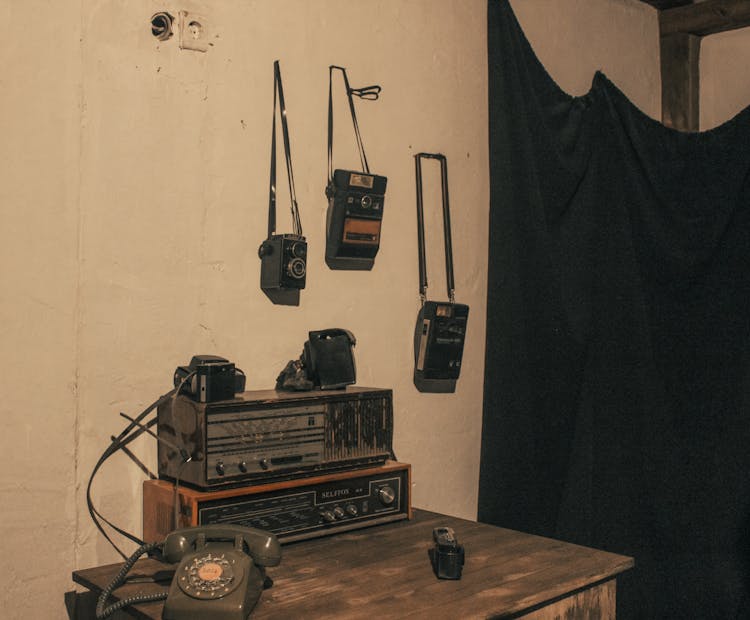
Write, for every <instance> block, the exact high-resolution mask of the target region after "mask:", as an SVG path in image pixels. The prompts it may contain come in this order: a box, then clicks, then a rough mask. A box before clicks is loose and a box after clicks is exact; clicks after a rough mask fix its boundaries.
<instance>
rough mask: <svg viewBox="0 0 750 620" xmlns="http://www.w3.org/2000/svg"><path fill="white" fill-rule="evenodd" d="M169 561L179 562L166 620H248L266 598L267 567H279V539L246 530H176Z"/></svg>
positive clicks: (166, 550)
mask: <svg viewBox="0 0 750 620" xmlns="http://www.w3.org/2000/svg"><path fill="white" fill-rule="evenodd" d="M163 555H164V560H165V561H166V562H169V563H170V564H172V563H176V562H179V563H180V565H179V566H178V567H177V570H176V571H175V576H174V579H173V580H172V585H171V586H170V588H169V594H167V600H166V601H165V603H164V612H163V614H162V618H163V619H164V620H193V619H195V620H198V619H200V620H245V619H246V618H247V617H248V616H249V615H250V611H251V610H252V609H253V607H255V603H256V602H257V601H258V598H260V594H261V592H262V591H263V583H264V581H265V570H264V568H265V567H266V566H277V565H278V564H279V562H280V561H281V548H280V546H279V541H278V540H277V539H276V536H274V535H273V534H270V533H268V532H264V531H261V530H256V529H253V528H248V527H240V526H222V525H207V526H203V527H192V528H184V529H180V530H175V531H174V532H172V533H171V534H169V535H168V536H167V538H166V540H165V541H164V550H163Z"/></svg>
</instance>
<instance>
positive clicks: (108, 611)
mask: <svg viewBox="0 0 750 620" xmlns="http://www.w3.org/2000/svg"><path fill="white" fill-rule="evenodd" d="M160 546H161V545H160V544H157V543H144V544H142V545H141V546H140V547H138V549H136V551H135V552H134V553H133V554H132V555H131V556H130V557H129V558H127V560H126V561H125V564H123V565H122V567H121V568H120V570H119V572H118V573H117V575H115V577H114V579H112V581H111V582H110V583H108V584H107V586H106V587H105V588H104V589H103V590H102V593H101V594H100V595H99V600H98V601H97V602H96V619H97V620H102V619H103V618H107V617H109V616H111V615H112V614H113V613H115V612H116V611H118V610H120V609H122V608H123V607H127V606H128V605H137V604H140V603H152V602H154V601H163V600H164V599H166V598H167V592H157V593H155V594H137V595H135V596H131V597H130V598H127V599H122V600H119V601H117V602H115V603H113V604H112V605H109V606H107V607H105V604H106V603H107V599H108V598H109V597H110V596H111V595H112V592H114V590H116V589H117V588H118V587H119V586H121V585H122V584H123V583H124V581H125V577H126V576H127V574H128V573H129V572H130V569H131V568H133V564H135V563H136V561H137V560H138V558H139V557H141V556H142V555H143V554H144V553H149V552H151V551H153V550H154V549H157V548H159V547H160Z"/></svg>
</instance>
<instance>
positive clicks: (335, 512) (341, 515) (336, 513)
mask: <svg viewBox="0 0 750 620" xmlns="http://www.w3.org/2000/svg"><path fill="white" fill-rule="evenodd" d="M333 516H334V517H336V518H337V519H343V518H344V511H343V510H342V509H341V507H340V506H336V508H334V509H333Z"/></svg>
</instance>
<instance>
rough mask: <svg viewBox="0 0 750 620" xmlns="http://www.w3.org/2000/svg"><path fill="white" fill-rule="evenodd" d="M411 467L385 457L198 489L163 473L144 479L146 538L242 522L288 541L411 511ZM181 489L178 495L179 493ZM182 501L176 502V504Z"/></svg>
mask: <svg viewBox="0 0 750 620" xmlns="http://www.w3.org/2000/svg"><path fill="white" fill-rule="evenodd" d="M410 471H411V467H410V466H409V465H407V464H404V463H397V462H395V461H388V462H387V463H385V464H383V465H380V466H377V467H372V468H367V469H355V470H348V471H342V472H337V473H333V474H326V475H322V476H315V477H312V478H296V479H294V480H287V481H283V482H274V483H270V484H260V485H255V486H250V487H243V488H234V489H221V490H218V491H196V490H194V489H189V488H187V487H182V486H180V487H178V488H177V495H176V496H175V488H174V485H173V484H172V483H169V482H167V481H165V480H146V481H145V482H144V483H143V540H144V541H147V542H150V541H158V540H163V539H164V537H165V536H166V535H167V534H168V533H169V532H171V531H172V530H174V529H176V528H179V527H188V526H197V525H211V524H220V525H227V524H231V525H242V526H246V527H254V528H258V529H262V530H265V531H268V532H272V533H273V534H275V535H276V536H277V537H278V539H279V541H280V542H282V543H285V542H292V541H295V540H305V539H308V538H316V537H319V536H325V535H328V534H334V533H338V532H345V531H350V530H354V529H358V528H362V527H367V526H370V525H377V524H380V523H390V522H392V521H399V520H402V519H409V518H411V505H410ZM175 497H177V501H175ZM175 507H177V510H175Z"/></svg>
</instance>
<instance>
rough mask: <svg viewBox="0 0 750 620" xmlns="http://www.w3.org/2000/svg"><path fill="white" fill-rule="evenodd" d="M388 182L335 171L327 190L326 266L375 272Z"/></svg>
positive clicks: (361, 173)
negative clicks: (372, 270) (373, 269)
mask: <svg viewBox="0 0 750 620" xmlns="http://www.w3.org/2000/svg"><path fill="white" fill-rule="evenodd" d="M387 182H388V179H387V178H386V177H383V176H379V175H377V174H367V173H364V172H355V171H352V170H334V172H333V177H332V179H331V182H330V183H329V185H328V187H327V188H326V196H327V197H328V211H327V213H326V264H327V265H328V266H329V267H330V268H331V269H349V270H362V271H369V270H370V269H372V267H373V264H374V263H375V256H376V255H377V253H378V250H379V249H380V226H381V223H382V220H383V205H384V200H385V188H386V184H387Z"/></svg>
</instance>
